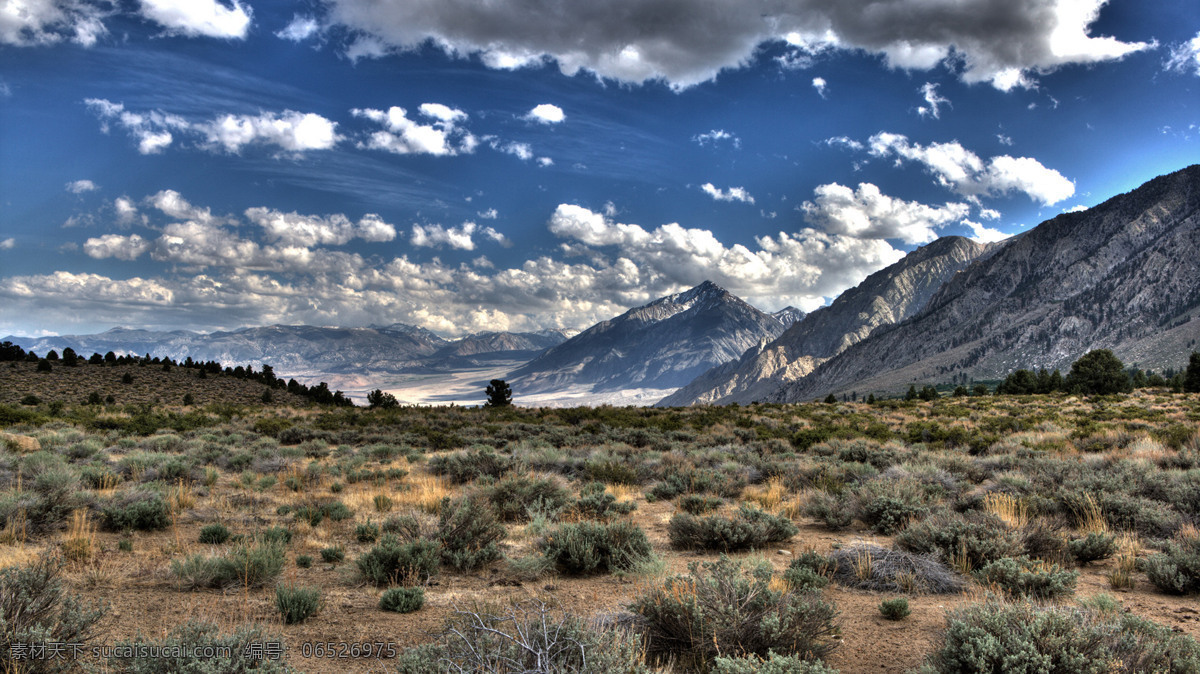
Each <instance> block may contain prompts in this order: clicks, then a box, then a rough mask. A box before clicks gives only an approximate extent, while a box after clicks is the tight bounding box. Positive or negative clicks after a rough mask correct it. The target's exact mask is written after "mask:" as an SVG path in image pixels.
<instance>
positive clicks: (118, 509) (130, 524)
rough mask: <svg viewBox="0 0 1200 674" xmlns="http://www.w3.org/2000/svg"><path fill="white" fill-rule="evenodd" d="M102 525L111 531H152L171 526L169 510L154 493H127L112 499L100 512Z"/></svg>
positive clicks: (160, 497) (165, 503)
mask: <svg viewBox="0 0 1200 674" xmlns="http://www.w3.org/2000/svg"><path fill="white" fill-rule="evenodd" d="M101 519H103V521H104V525H105V526H106V527H107V528H109V529H111V530H113V531H126V530H129V529H137V530H141V531H153V530H155V529H165V528H167V527H168V526H170V524H171V509H170V508H169V507H168V506H167V502H166V501H164V500H163V497H162V496H159V495H158V494H156V493H154V492H146V491H127V492H124V493H122V494H121V495H119V496H115V497H113V499H112V500H110V501H109V502H108V504H107V505H105V506H104V508H103V509H102V510H101Z"/></svg>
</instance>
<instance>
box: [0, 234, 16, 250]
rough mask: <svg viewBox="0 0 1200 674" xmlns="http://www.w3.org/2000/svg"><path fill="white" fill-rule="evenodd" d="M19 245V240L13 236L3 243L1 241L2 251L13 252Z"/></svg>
mask: <svg viewBox="0 0 1200 674" xmlns="http://www.w3.org/2000/svg"><path fill="white" fill-rule="evenodd" d="M16 245H17V240H16V239H14V238H12V237H11V236H10V237H8V238H7V239H4V240H3V241H0V250H12V249H13V248H15V247H16Z"/></svg>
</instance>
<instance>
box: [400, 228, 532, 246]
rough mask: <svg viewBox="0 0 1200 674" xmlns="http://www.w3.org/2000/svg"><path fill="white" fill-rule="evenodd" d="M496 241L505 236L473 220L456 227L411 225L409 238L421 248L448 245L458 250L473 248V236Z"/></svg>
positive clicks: (503, 238)
mask: <svg viewBox="0 0 1200 674" xmlns="http://www.w3.org/2000/svg"><path fill="white" fill-rule="evenodd" d="M476 235H478V236H482V237H483V238H485V239H488V240H490V241H494V242H496V243H506V242H507V241H508V239H507V238H505V236H504V235H503V234H501V233H500V232H497V231H496V230H495V229H493V228H491V227H480V226H479V225H477V224H475V223H474V222H464V223H463V224H461V225H459V226H458V227H443V226H442V225H436V224H435V225H416V224H414V225H413V226H412V235H411V237H410V238H409V240H410V241H411V242H412V245H414V246H418V247H422V248H440V247H442V246H449V247H451V248H455V249H458V250H475V236H476Z"/></svg>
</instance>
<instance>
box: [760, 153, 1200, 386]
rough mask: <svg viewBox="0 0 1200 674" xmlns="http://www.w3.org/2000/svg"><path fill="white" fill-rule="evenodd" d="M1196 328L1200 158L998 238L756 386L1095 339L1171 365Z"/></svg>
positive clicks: (1154, 364)
mask: <svg viewBox="0 0 1200 674" xmlns="http://www.w3.org/2000/svg"><path fill="white" fill-rule="evenodd" d="M1198 339H1200V165H1195V166H1191V167H1188V168H1186V169H1183V170H1181V171H1177V172H1175V173H1172V174H1170V175H1166V176H1160V177H1158V178H1155V179H1154V180H1151V181H1150V182H1148V183H1146V184H1145V185H1143V186H1141V187H1139V188H1137V189H1136V190H1133V191H1132V192H1129V193H1126V194H1122V195H1119V196H1116V197H1113V198H1112V199H1109V200H1108V201H1106V202H1104V203H1102V204H1100V205H1098V206H1096V207H1094V208H1091V209H1089V210H1087V211H1082V212H1072V213H1063V214H1062V215H1059V216H1057V217H1055V218H1053V219H1051V220H1048V221H1046V222H1044V223H1042V224H1040V225H1038V226H1037V227H1035V228H1034V229H1032V230H1030V231H1028V232H1026V233H1024V234H1023V235H1021V236H1018V237H1014V238H1012V239H1009V240H1008V241H1006V242H1003V243H1002V244H1001V245H1000V246H999V247H997V248H996V249H995V250H992V251H989V252H988V254H986V255H984V256H981V257H980V258H979V259H977V260H975V261H974V262H973V263H971V264H970V265H968V266H967V267H966V268H964V269H963V270H962V271H961V272H959V273H958V274H956V275H954V276H953V277H951V278H950V279H949V280H948V281H946V283H945V284H943V285H942V286H941V287H940V288H939V289H938V290H937V292H936V293H934V295H933V296H932V297H931V298H930V299H929V301H928V302H927V303H926V304H925V306H924V307H922V308H921V309H920V311H918V312H916V313H915V314H914V315H912V316H911V317H910V318H908V319H906V320H904V321H901V322H900V323H897V324H895V325H891V326H883V327H880V328H877V329H876V330H875V331H874V332H873V333H871V336H870V337H869V338H868V339H866V340H863V341H861V342H859V343H857V344H855V345H853V346H850V347H849V348H847V349H845V350H844V351H842V352H841V353H840V354H838V355H837V356H835V357H834V358H831V359H829V360H828V361H826V362H824V363H822V364H821V365H819V366H818V367H817V368H816V369H815V370H813V371H812V372H811V373H810V374H808V375H807V376H805V377H803V378H802V379H797V380H795V381H792V382H787V383H784V384H782V385H780V386H778V387H776V388H775V389H774V390H773V391H772V392H770V393H768V394H765V395H763V396H762V397H761V398H760V399H762V400H768V401H777V402H791V401H800V400H811V399H813V398H817V397H821V396H824V395H827V394H829V393H844V392H847V391H850V390H856V391H858V392H860V393H866V392H868V391H885V392H896V391H899V390H903V388H906V387H907V386H908V385H909V384H911V383H920V382H930V383H933V382H945V381H950V380H952V379H953V378H955V377H959V378H968V377H969V378H977V379H989V378H999V377H1003V376H1005V375H1006V374H1008V373H1009V372H1012V371H1013V370H1015V369H1018V368H1043V367H1044V368H1048V369H1050V368H1060V369H1063V371H1064V372H1065V371H1066V369H1067V368H1069V367H1070V365H1071V363H1072V362H1073V361H1074V360H1076V359H1078V358H1079V357H1080V356H1082V355H1083V354H1084V353H1086V352H1088V351H1090V350H1092V349H1100V348H1104V349H1110V350H1112V351H1113V352H1114V353H1115V354H1116V355H1117V356H1118V357H1119V358H1121V359H1122V360H1124V361H1125V363H1126V364H1131V365H1137V366H1138V367H1142V368H1147V369H1151V368H1158V369H1163V368H1167V367H1180V366H1182V365H1185V364H1186V363H1187V359H1188V354H1189V353H1190V352H1191V351H1192V350H1194V349H1196V348H1197V341H1198Z"/></svg>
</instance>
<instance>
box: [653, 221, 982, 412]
mask: <svg viewBox="0 0 1200 674" xmlns="http://www.w3.org/2000/svg"><path fill="white" fill-rule="evenodd" d="M993 249H994V248H993ZM988 250H989V247H988V246H985V245H981V244H977V243H975V242H973V241H971V240H969V239H964V238H963V237H960V236H948V237H943V238H940V239H938V240H936V241H934V242H933V243H931V244H929V245H927V246H924V247H921V248H918V249H916V250H914V251H913V252H911V253H909V254H908V255H906V256H905V257H904V258H903V259H901V260H900V261H899V262H896V263H895V264H893V265H891V266H889V267H886V268H884V269H881V270H880V271H877V272H875V273H874V274H871V275H870V276H868V277H867V278H866V280H864V281H863V282H862V283H860V284H859V285H858V286H857V287H854V288H851V289H850V290H847V291H846V292H844V293H842V294H841V295H840V296H839V297H838V298H837V299H835V300H834V301H833V302H832V303H831V304H830V305H829V306H827V307H822V308H820V309H817V310H816V311H814V312H812V313H811V314H808V315H807V316H804V318H803V320H800V321H798V322H796V323H795V324H793V325H792V326H791V327H790V328H788V330H787V331H786V332H784V333H783V334H782V335H780V336H779V338H777V339H776V340H775V341H773V342H770V343H763V344H757V345H755V346H754V347H752V348H751V349H749V350H748V351H746V352H745V353H744V354H742V355H741V357H740V358H738V359H736V360H734V361H730V362H729V363H726V364H724V365H720V366H718V367H716V368H714V369H712V370H709V371H708V372H705V373H703V374H701V375H700V376H699V377H697V378H696V379H695V380H694V381H692V382H690V383H688V385H686V386H684V387H683V388H681V389H679V390H678V391H676V392H675V393H673V394H671V395H669V396H667V397H666V398H663V399H662V400H661V401H660V402H659V403H658V404H659V405H662V406H683V405H694V404H725V403H731V402H739V403H748V402H751V401H753V400H756V399H759V398H761V397H763V396H765V395H767V394H769V393H771V392H773V391H774V390H776V389H777V388H779V386H780V385H781V384H783V383H785V382H790V381H795V380H797V379H799V378H801V377H804V376H805V375H807V374H808V373H810V372H812V371H813V369H814V368H815V367H816V366H817V365H819V364H820V363H822V362H824V361H825V360H828V359H829V358H831V357H833V356H835V355H837V354H838V353H841V352H842V351H844V350H845V349H846V348H847V347H849V346H850V345H852V344H856V343H858V342H860V341H862V340H863V339H866V337H867V336H868V335H869V334H871V331H872V330H874V329H876V328H878V327H880V326H882V325H890V324H893V323H897V322H899V321H901V320H903V319H905V318H908V317H909V316H911V315H913V314H914V313H916V312H917V311H918V310H919V309H920V308H921V307H922V306H924V305H925V303H926V302H928V301H929V299H930V298H931V297H932V296H933V294H934V293H935V292H936V291H937V289H938V288H939V287H941V285H942V284H943V283H945V282H946V281H947V280H948V279H949V278H951V277H952V276H954V274H956V273H958V272H959V271H960V270H962V269H963V268H965V267H966V266H967V265H968V264H970V263H971V262H972V261H973V260H975V259H977V258H979V257H981V256H983V255H985V254H986V253H987V252H988ZM785 311H786V310H785Z"/></svg>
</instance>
